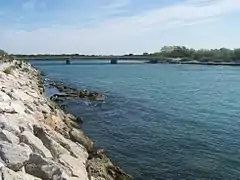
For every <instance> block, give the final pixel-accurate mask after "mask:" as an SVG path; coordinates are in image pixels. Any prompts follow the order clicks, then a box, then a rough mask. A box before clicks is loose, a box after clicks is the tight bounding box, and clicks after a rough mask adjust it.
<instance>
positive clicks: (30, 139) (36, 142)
mask: <svg viewBox="0 0 240 180" xmlns="http://www.w3.org/2000/svg"><path fill="white" fill-rule="evenodd" d="M20 141H21V142H23V143H25V144H27V145H29V146H30V148H31V149H32V150H33V152H35V153H39V154H40V155H42V156H43V157H49V158H52V154H51V152H50V151H49V150H48V149H47V148H46V147H45V146H44V145H43V143H42V141H41V140H40V139H39V138H37V137H36V136H34V135H33V134H32V133H31V132H29V131H23V132H22V133H21V136H20Z"/></svg>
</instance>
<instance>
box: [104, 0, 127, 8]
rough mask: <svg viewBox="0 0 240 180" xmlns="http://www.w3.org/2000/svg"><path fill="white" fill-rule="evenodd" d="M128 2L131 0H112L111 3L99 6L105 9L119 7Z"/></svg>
mask: <svg viewBox="0 0 240 180" xmlns="http://www.w3.org/2000/svg"><path fill="white" fill-rule="evenodd" d="M130 3H131V0H113V1H112V2H111V3H108V4H106V5H103V6H101V8H102V9H105V10H113V9H119V8H124V7H126V6H128V5H130Z"/></svg>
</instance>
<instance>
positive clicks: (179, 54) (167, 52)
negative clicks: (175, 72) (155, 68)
mask: <svg viewBox="0 0 240 180" xmlns="http://www.w3.org/2000/svg"><path fill="white" fill-rule="evenodd" d="M143 55H144V56H157V57H159V58H162V59H164V58H181V59H182V60H198V61H224V62H231V61H240V48H239V49H233V50H232V49H227V48H220V49H210V50H208V49H200V50H195V49H189V48H186V47H185V46H164V47H163V48H161V50H160V51H159V52H155V53H151V54H148V53H143Z"/></svg>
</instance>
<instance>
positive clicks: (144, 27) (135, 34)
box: [0, 0, 240, 54]
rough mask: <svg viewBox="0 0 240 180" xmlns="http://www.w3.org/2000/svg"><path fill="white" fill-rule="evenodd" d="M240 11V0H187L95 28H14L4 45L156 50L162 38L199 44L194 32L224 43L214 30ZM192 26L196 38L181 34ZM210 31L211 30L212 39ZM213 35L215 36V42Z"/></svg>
mask: <svg viewBox="0 0 240 180" xmlns="http://www.w3.org/2000/svg"><path fill="white" fill-rule="evenodd" d="M118 2H120V1H118ZM126 4H127V3H125V5H126ZM122 5H123V4H122ZM111 6H112V8H113V7H114V8H116V9H118V8H120V9H121V7H123V6H121V5H117V3H116V4H115V5H111ZM109 8H110V5H109ZM114 8H113V9H114ZM236 12H240V1H239V0H212V1H210V0H187V1H185V2H182V3H176V4H173V5H169V6H167V7H162V8H156V9H152V10H148V11H145V12H141V13H140V14H136V15H134V16H129V17H122V18H111V19H105V20H104V21H101V22H100V23H99V24H96V25H95V26H94V27H86V28H77V27H74V26H72V27H68V28H66V27H64V26H59V27H57V28H53V27H49V28H44V29H36V30H32V31H22V32H19V33H16V32H14V31H9V32H6V33H5V34H6V36H5V37H4V39H5V42H7V43H6V44H4V45H5V47H6V48H7V50H8V51H15V52H18V53H19V52H23V53H31V52H36V53H38V52H41V53H44V52H46V53H51V52H52V53H62V52H72V53H74V52H79V53H87V54H93V53H98V54H120V53H129V52H141V51H145V50H146V51H147V50H151V49H153V50H154V49H156V48H158V47H160V46H161V45H164V44H162V43H181V44H189V45H194V44H195V45H196V43H198V42H197V41H196V37H194V36H196V33H201V34H202V36H203V37H206V40H208V41H206V42H205V41H203V38H202V39H201V45H202V44H204V42H205V46H206V47H208V46H209V44H211V45H212V46H217V45H219V44H221V43H222V42H219V40H218V39H219V37H218V35H217V33H215V32H214V31H215V29H216V27H217V22H218V21H221V18H222V17H226V15H231V14H232V13H236ZM69 18H70V17H69ZM213 22H215V23H213ZM215 24H216V25H215ZM194 27H198V29H194ZM203 27H204V28H203ZM238 27H239V28H240V26H238ZM175 29H176V30H175ZM191 29H194V30H195V31H194V32H196V33H194V32H190V33H189V34H192V36H193V37H190V35H189V36H188V35H187V36H188V37H186V38H181V36H182V34H184V33H185V32H188V31H190V30H191ZM166 30H167V31H166ZM174 30H175V31H174ZM239 30H240V29H239ZM218 31H220V30H218ZM204 33H205V34H204ZM211 33H212V34H211ZM218 33H220V32H218ZM209 34H210V35H211V41H210V42H209ZM167 37H168V38H167ZM173 37H174V39H173ZM191 39H192V40H191ZM213 39H215V41H216V43H215V44H214V42H213ZM223 39H224V40H225V38H223ZM230 41H232V44H234V43H235V44H236V39H233V38H232V39H230V38H228V39H227V40H226V44H227V45H229V44H231V43H230ZM199 44H200V40H199ZM0 45H1V44H0ZM4 45H3V46H4ZM150 48H151V49H150Z"/></svg>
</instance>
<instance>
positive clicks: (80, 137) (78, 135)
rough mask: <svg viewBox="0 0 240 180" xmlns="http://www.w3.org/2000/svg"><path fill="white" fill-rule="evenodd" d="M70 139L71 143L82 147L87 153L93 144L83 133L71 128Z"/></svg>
mask: <svg viewBox="0 0 240 180" xmlns="http://www.w3.org/2000/svg"><path fill="white" fill-rule="evenodd" d="M70 137H71V139H72V140H73V141H76V142H79V143H80V144H82V145H84V146H85V147H86V149H87V150H88V151H92V149H93V142H92V141H91V140H90V139H89V138H88V137H87V136H86V135H85V134H84V133H83V131H82V130H80V129H75V128H72V130H71V131H70Z"/></svg>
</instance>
